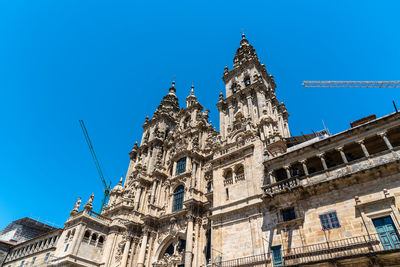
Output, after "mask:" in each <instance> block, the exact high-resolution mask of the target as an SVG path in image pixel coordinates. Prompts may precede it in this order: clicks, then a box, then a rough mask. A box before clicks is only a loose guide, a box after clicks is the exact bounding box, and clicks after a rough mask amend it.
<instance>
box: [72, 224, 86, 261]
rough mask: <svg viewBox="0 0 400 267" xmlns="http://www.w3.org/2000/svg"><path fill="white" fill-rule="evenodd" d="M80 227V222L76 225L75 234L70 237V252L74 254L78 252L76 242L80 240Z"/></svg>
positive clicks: (81, 227) (81, 226)
mask: <svg viewBox="0 0 400 267" xmlns="http://www.w3.org/2000/svg"><path fill="white" fill-rule="evenodd" d="M82 229H83V225H82V224H79V225H78V226H77V227H76V230H75V235H74V237H73V238H72V242H71V243H72V248H71V252H72V254H75V253H77V252H78V247H79V246H78V244H79V243H80V241H81V236H82Z"/></svg>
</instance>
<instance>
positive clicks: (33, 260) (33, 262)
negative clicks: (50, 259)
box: [31, 257, 36, 265]
mask: <svg viewBox="0 0 400 267" xmlns="http://www.w3.org/2000/svg"><path fill="white" fill-rule="evenodd" d="M35 261H36V257H33V259H32V262H31V265H33V264H35Z"/></svg>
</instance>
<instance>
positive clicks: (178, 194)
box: [172, 185, 185, 211]
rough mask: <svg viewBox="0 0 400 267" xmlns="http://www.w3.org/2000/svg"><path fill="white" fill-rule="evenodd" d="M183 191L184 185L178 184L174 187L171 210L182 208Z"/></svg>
mask: <svg viewBox="0 0 400 267" xmlns="http://www.w3.org/2000/svg"><path fill="white" fill-rule="evenodd" d="M184 191H185V187H184V186H183V185H180V186H178V187H177V188H176V189H175V191H174V202H173V206H172V211H178V210H181V209H182V207H183V196H184Z"/></svg>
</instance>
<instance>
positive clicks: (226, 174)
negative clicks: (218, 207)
mask: <svg viewBox="0 0 400 267" xmlns="http://www.w3.org/2000/svg"><path fill="white" fill-rule="evenodd" d="M228 184H233V178H232V170H231V169H227V170H225V172H224V186H226V185H228Z"/></svg>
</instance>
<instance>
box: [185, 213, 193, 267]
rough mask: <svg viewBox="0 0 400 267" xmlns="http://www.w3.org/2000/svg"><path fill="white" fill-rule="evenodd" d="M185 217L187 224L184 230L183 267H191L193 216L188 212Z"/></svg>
mask: <svg viewBox="0 0 400 267" xmlns="http://www.w3.org/2000/svg"><path fill="white" fill-rule="evenodd" d="M186 217H187V219H188V223H187V230H186V248H185V267H191V266H192V258H193V253H192V249H193V215H192V214H191V213H190V212H189V213H188V214H187V215H186Z"/></svg>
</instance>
